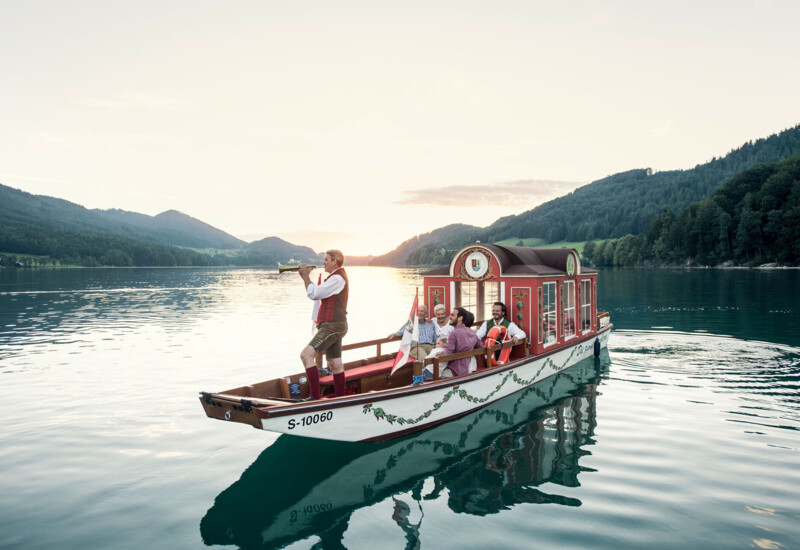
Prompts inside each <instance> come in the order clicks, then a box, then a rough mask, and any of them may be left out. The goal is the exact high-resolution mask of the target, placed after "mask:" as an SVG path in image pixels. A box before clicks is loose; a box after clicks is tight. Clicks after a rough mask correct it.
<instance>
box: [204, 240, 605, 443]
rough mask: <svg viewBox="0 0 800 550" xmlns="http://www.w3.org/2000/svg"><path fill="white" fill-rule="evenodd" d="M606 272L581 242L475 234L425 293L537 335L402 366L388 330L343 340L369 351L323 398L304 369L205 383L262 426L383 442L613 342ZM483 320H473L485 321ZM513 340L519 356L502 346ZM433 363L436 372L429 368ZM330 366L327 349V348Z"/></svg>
mask: <svg viewBox="0 0 800 550" xmlns="http://www.w3.org/2000/svg"><path fill="white" fill-rule="evenodd" d="M597 275H598V274H597V271H596V270H593V269H589V268H586V267H584V266H582V265H581V261H580V256H579V254H578V252H577V251H576V250H575V249H570V248H558V249H543V248H529V247H520V246H500V245H493V244H481V243H475V244H471V245H468V246H465V247H463V248H462V249H461V250H458V251H457V252H456V253H455V254H454V255H453V257H452V259H451V261H450V264H449V265H448V266H446V267H443V268H440V269H436V270H433V271H429V272H427V273H425V274H424V275H423V277H424V290H423V302H424V303H425V304H426V305H427V306H428V308H429V309H430V310H432V309H433V307H434V306H436V305H439V304H443V305H444V306H445V308H446V309H447V310H448V311H450V310H451V309H452V308H454V307H464V308H466V309H468V310H469V311H471V312H473V313H474V314H475V318H476V319H484V318H485V316H486V313H487V312H489V311H491V306H492V304H493V303H494V302H498V301H500V302H503V303H505V304H507V307H508V317H510V320H511V321H513V322H515V323H516V324H517V326H519V327H520V328H521V329H522V330H523V331H525V333H526V335H527V338H525V339H522V340H519V341H517V342H514V341H508V342H504V343H500V344H497V345H495V346H492V347H490V348H486V349H478V350H473V351H465V352H461V353H457V354H451V355H439V356H437V357H434V358H431V359H425V360H424V361H409V362H408V363H406V364H405V365H402V366H401V367H399V368H397V369H393V363H394V361H395V356H396V353H383V351H384V350H385V347H384V346H385V345H386V344H387V343H388V342H389V340H388V339H387V338H380V339H376V340H369V341H366V342H358V343H353V344H345V345H343V346H342V350H343V351H351V352H352V351H354V350H358V353H360V354H361V358H360V359H356V360H352V361H347V362H346V363H345V364H344V369H345V380H346V389H345V395H343V396H340V397H332V394H333V376H332V375H328V376H322V377H321V378H320V387H321V390H322V395H323V398H322V399H319V400H315V401H303V399H305V398H306V397H308V395H309V390H308V387H307V384H306V383H304V381H305V373H304V372H296V373H293V374H289V375H287V376H283V377H280V378H275V379H272V380H267V381H265V382H260V383H256V384H253V385H247V386H241V387H238V388H233V389H230V390H226V391H222V392H200V398H199V399H200V402H201V404H202V406H203V409H204V410H205V413H206V415H207V416H209V417H210V418H215V419H219V420H224V421H228V422H238V423H242V424H249V425H251V426H253V427H255V428H258V429H262V430H266V431H271V432H277V433H284V434H291V435H297V436H302V437H310V438H315V439H329V440H336V441H349V442H356V441H383V440H387V439H392V438H396V437H400V436H403V435H406V434H408V433H412V432H416V431H421V430H426V429H430V428H433V427H434V426H437V425H440V424H443V423H445V422H450V421H452V420H456V419H458V418H461V417H463V416H465V415H467V414H469V413H471V412H473V411H475V410H477V409H480V408H482V407H485V406H487V405H489V404H490V403H493V402H495V401H497V400H499V399H502V398H504V397H507V396H509V395H511V394H513V393H516V392H519V391H521V390H524V389H525V388H528V387H530V386H532V385H534V384H537V383H539V382H541V381H543V380H546V379H547V378H550V377H552V376H554V375H556V374H558V373H559V372H562V371H564V370H565V369H567V368H569V367H571V366H573V365H575V364H577V363H579V362H580V361H582V360H583V359H586V358H588V357H592V356H599V354H600V352H601V350H602V349H604V348H607V346H608V340H609V336H610V334H611V330H612V328H613V325H612V324H611V322H610V316H609V314H608V312H599V311H598V310H597ZM478 326H480V325H479V323H476V324H475V326H474V327H473V328H477V327H478ZM507 348H510V350H511V351H510V354H509V360H508V361H507V362H506V363H502V364H495V361H494V354H495V353H496V352H497V351H499V350H504V349H507ZM463 357H474V358H475V364H476V368H475V370H474V371H473V372H470V373H468V374H465V375H462V376H457V377H450V378H440V377H439V363H440V362H443V361H450V360H454V359H459V358H463ZM429 364H430V365H433V374H434V376H433V380H431V381H423V377H422V369H423V368H424V367H425V366H427V365H429ZM317 365H318V366H320V367H321V366H322V357H321V356H317Z"/></svg>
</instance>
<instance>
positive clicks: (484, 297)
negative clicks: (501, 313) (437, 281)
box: [456, 281, 501, 321]
mask: <svg viewBox="0 0 800 550" xmlns="http://www.w3.org/2000/svg"><path fill="white" fill-rule="evenodd" d="M459 287H460V300H459V299H458V298H457V299H456V303H457V304H459V305H460V306H461V307H463V308H464V309H466V310H467V311H470V312H472V313H473V314H474V315H475V321H485V320H486V319H487V318H489V317H491V316H492V304H494V303H495V302H499V301H501V300H500V283H497V282H494V281H474V282H467V281H462V282H461V284H460V285H458V286H457V287H456V288H457V290H456V292H459V290H458V288H459Z"/></svg>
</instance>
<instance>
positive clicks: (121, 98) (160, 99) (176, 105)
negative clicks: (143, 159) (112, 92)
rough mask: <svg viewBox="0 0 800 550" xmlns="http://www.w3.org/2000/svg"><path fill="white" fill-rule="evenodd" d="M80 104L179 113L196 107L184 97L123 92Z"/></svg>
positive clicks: (116, 108) (85, 100) (98, 107)
mask: <svg viewBox="0 0 800 550" xmlns="http://www.w3.org/2000/svg"><path fill="white" fill-rule="evenodd" d="M80 102H81V103H82V104H83V105H85V106H87V107H92V108H96V109H109V110H129V109H145V110H152V111H178V110H186V109H190V108H192V107H193V106H194V103H193V102H192V101H189V100H187V99H185V98H184V97H179V96H174V95H167V94H156V93H152V92H123V93H120V94H117V95H116V96H113V97H89V98H85V99H83V100H81V101H80Z"/></svg>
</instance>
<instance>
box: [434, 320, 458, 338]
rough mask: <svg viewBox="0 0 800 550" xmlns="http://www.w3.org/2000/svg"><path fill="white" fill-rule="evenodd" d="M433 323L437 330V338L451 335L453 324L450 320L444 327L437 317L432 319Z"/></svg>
mask: <svg viewBox="0 0 800 550" xmlns="http://www.w3.org/2000/svg"><path fill="white" fill-rule="evenodd" d="M431 323H433V328H434V329H435V330H436V337H437V338H447V337H448V336H450V333H451V332H453V325H451V324H450V321H449V320H448V321H447V324H445V326H443V327H440V326H439V321H437V320H436V317H434V318H433V319H431Z"/></svg>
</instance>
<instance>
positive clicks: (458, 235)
mask: <svg viewBox="0 0 800 550" xmlns="http://www.w3.org/2000/svg"><path fill="white" fill-rule="evenodd" d="M484 232H485V230H484V229H483V228H480V227H475V226H474V225H466V224H463V223H454V224H451V225H447V226H445V227H440V228H439V229H435V230H434V231H431V232H430V233H423V234H422V235H417V236H416V237H411V238H410V239H408V240H407V241H404V242H403V243H402V244H401V245H400V246H398V247H397V248H395V249H394V250H392V251H391V252H387V253H386V254H383V255H381V256H377V257H375V259H373V260H372V262H371V263H370V264H369V265H384V266H395V267H401V266H409V265H428V264H438V263H445V262H446V261H447V260H449V257H450V255H449V254H448V253H447V252H445V251H447V250H452V249H456V248H460V247H461V246H462V245H465V244H467V243H469V242H475V241H476V240H480V239H481V238H482V236H483V233H484Z"/></svg>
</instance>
